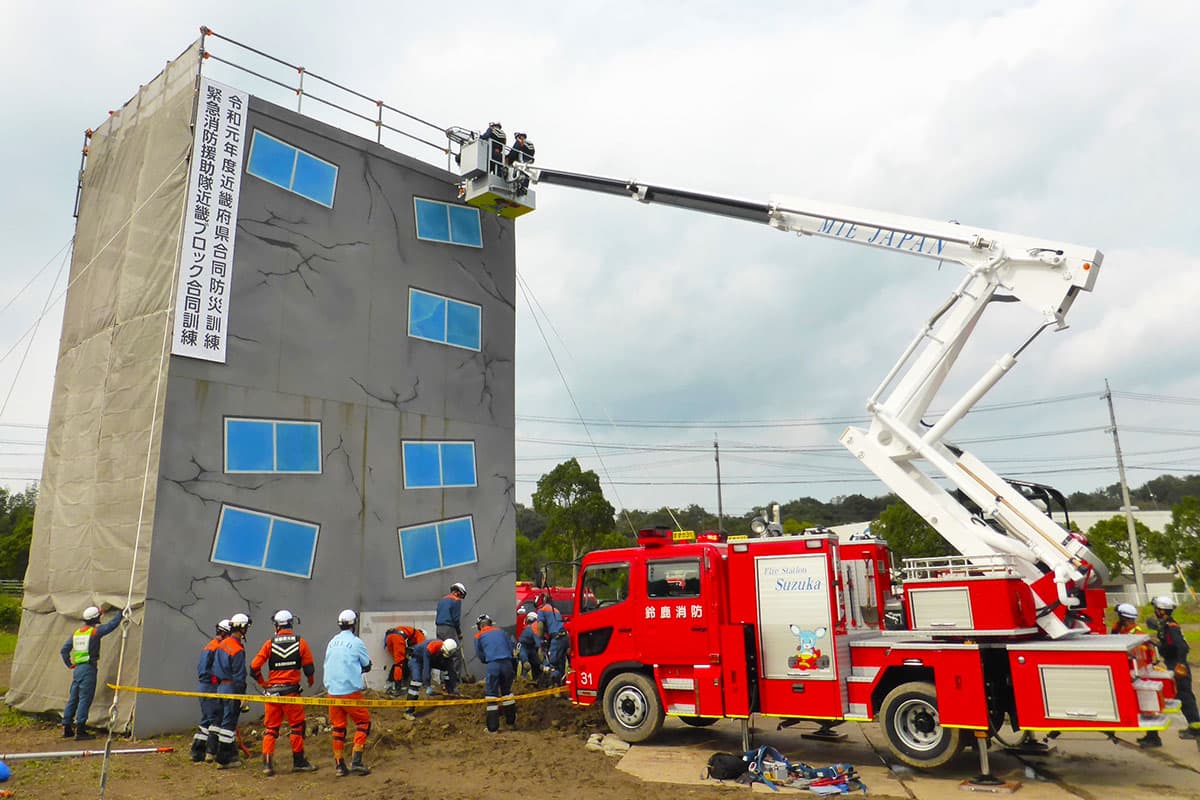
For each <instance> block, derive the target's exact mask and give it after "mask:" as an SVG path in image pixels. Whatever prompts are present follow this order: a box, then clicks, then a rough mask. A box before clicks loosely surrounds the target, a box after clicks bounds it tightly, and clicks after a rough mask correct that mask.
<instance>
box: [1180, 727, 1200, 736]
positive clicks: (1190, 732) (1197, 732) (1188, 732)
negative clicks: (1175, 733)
mask: <svg viewBox="0 0 1200 800" xmlns="http://www.w3.org/2000/svg"><path fill="white" fill-rule="evenodd" d="M1179 738H1180V739H1200V725H1189V726H1187V727H1186V728H1184V729H1183V730H1181V731H1180V732H1179Z"/></svg>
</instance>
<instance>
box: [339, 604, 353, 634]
mask: <svg viewBox="0 0 1200 800" xmlns="http://www.w3.org/2000/svg"><path fill="white" fill-rule="evenodd" d="M356 622H358V614H355V613H354V612H353V611H352V610H351V609H349V608H347V609H346V610H345V611H343V612H342V613H340V614H338V627H339V628H345V629H349V628H353V627H354V623H356Z"/></svg>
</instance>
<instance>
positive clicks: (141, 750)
mask: <svg viewBox="0 0 1200 800" xmlns="http://www.w3.org/2000/svg"><path fill="white" fill-rule="evenodd" d="M174 752H175V748H174V747H126V748H124V749H122V750H113V751H112V755H114V756H122V755H124V756H132V755H139V754H147V753H174ZM102 755H104V751H103V750H51V751H50V752H47V753H0V761H32V760H34V759H38V758H91V757H92V756H102Z"/></svg>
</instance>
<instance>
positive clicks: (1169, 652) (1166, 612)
mask: <svg viewBox="0 0 1200 800" xmlns="http://www.w3.org/2000/svg"><path fill="white" fill-rule="evenodd" d="M1151 604H1152V605H1153V606H1154V616H1155V618H1157V620H1158V655H1159V657H1160V658H1162V660H1163V663H1164V664H1166V665H1167V669H1169V670H1171V672H1173V673H1174V674H1175V696H1176V697H1178V698H1179V710H1180V711H1182V712H1183V718H1184V719H1185V720H1187V728H1185V729H1184V730H1182V731H1180V732H1179V737H1180V738H1181V739H1196V740H1200V712H1198V711H1197V710H1196V695H1195V693H1194V692H1193V691H1192V669H1191V667H1190V666H1188V663H1187V657H1188V643H1187V640H1186V639H1184V638H1183V629H1182V628H1180V627H1179V623H1178V622H1176V621H1175V619H1174V618H1173V617H1172V614H1174V612H1175V600H1174V598H1171V597H1167V596H1166V595H1163V596H1161V597H1156V598H1154V600H1153V601H1152V603H1151Z"/></svg>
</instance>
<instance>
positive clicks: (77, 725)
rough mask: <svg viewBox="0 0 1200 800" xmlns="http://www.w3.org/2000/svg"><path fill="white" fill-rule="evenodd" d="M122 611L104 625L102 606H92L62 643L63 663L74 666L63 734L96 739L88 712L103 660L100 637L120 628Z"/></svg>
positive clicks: (71, 668) (67, 736) (64, 711)
mask: <svg viewBox="0 0 1200 800" xmlns="http://www.w3.org/2000/svg"><path fill="white" fill-rule="evenodd" d="M120 624H121V615H120V614H117V615H116V616H115V617H113V618H112V619H110V620H109V621H108V622H106V623H104V624H103V625H101V624H100V609H99V608H97V607H96V606H88V607H87V608H86V609H84V612H83V627H81V628H78V629H76V631H75V632H74V633H72V634H71V638H70V639H67V641H66V644H64V645H63V646H62V650H61V651H60V655H62V660H63V663H64V664H66V665H67V668H68V669H70V670H71V672H72V675H71V690H70V692H69V693H68V694H67V707H66V708H64V709H63V738H64V739H69V738H71V737H74V738H76V739H79V740H85V739H95V738H96V737H95V736H93V735H92V734H91V733H88V729H87V718H88V712H89V711H91V709H92V698H94V697H95V696H96V673H97V672H98V667H99V664H100V640H101V639H103V638H104V637H105V636H108V635H109V634H110V633H112V632H113V631H115V630H116V629H117V626H118V625H120Z"/></svg>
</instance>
